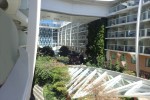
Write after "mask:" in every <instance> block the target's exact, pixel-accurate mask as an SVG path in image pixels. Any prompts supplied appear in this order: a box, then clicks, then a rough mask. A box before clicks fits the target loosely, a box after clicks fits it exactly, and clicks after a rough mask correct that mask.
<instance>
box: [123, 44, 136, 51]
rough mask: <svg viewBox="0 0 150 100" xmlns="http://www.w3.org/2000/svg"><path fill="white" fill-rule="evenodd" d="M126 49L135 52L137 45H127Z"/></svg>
mask: <svg viewBox="0 0 150 100" xmlns="http://www.w3.org/2000/svg"><path fill="white" fill-rule="evenodd" d="M125 51H127V52H135V46H134V45H128V46H125Z"/></svg>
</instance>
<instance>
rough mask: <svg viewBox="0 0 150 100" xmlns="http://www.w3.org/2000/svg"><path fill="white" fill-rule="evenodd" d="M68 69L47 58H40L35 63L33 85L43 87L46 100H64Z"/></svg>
mask: <svg viewBox="0 0 150 100" xmlns="http://www.w3.org/2000/svg"><path fill="white" fill-rule="evenodd" d="M69 79H70V77H69V74H68V68H67V67H66V65H64V64H63V63H60V62H57V60H56V59H54V58H52V57H49V56H43V57H42V56H40V57H38V59H37V62H36V69H35V76H34V80H35V83H34V84H38V85H40V86H42V87H44V97H45V99H46V100H65V99H60V98H65V97H66V95H67V89H66V86H65V84H66V83H67V82H68V81H69Z"/></svg>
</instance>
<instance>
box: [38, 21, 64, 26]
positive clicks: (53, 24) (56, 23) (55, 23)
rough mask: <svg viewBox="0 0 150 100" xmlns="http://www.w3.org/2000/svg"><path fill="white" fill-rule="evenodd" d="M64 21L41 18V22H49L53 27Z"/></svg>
mask: <svg viewBox="0 0 150 100" xmlns="http://www.w3.org/2000/svg"><path fill="white" fill-rule="evenodd" d="M62 23H63V21H54V20H41V21H40V24H48V25H49V26H52V27H60V26H61V24H62Z"/></svg>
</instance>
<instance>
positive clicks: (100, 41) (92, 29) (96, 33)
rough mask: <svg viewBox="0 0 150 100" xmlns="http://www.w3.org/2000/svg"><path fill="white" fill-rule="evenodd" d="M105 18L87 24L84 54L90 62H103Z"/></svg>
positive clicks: (99, 63) (100, 63)
mask: <svg viewBox="0 0 150 100" xmlns="http://www.w3.org/2000/svg"><path fill="white" fill-rule="evenodd" d="M106 23H107V19H106V18H101V19H99V20H96V21H93V22H91V23H89V24H88V37H87V38H88V45H87V50H86V54H87V56H88V61H89V62H90V63H92V64H96V65H98V66H101V65H102V64H103V63H104V60H105V59H104V58H105V53H104V48H105V47H104V46H105V45H104V44H105V41H104V38H105V33H106V29H105V26H106Z"/></svg>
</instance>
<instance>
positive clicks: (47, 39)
mask: <svg viewBox="0 0 150 100" xmlns="http://www.w3.org/2000/svg"><path fill="white" fill-rule="evenodd" d="M57 36H58V28H55V27H49V26H40V33H39V46H40V47H45V46H50V47H56V46H57V38H58V37H57Z"/></svg>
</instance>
